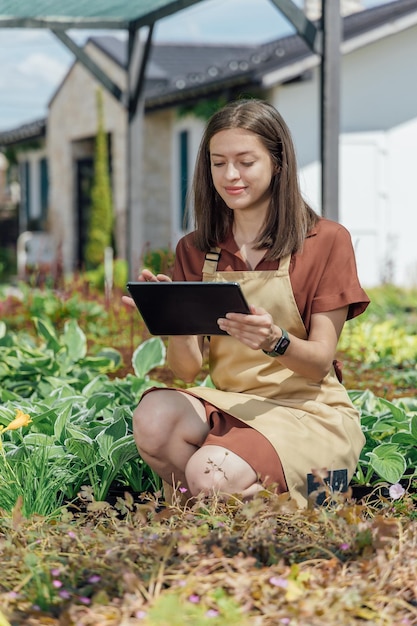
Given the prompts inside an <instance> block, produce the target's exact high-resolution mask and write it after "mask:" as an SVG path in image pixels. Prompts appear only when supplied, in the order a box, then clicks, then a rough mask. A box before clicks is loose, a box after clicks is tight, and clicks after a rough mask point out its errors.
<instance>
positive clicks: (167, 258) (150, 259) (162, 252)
mask: <svg viewBox="0 0 417 626" xmlns="http://www.w3.org/2000/svg"><path fill="white" fill-rule="evenodd" d="M174 259H175V252H174V251H173V250H169V249H167V248H158V249H157V250H149V251H148V252H146V253H145V255H144V257H143V266H144V267H146V269H148V270H151V272H152V273H153V274H166V275H167V276H171V274H172V269H173V267H174Z"/></svg>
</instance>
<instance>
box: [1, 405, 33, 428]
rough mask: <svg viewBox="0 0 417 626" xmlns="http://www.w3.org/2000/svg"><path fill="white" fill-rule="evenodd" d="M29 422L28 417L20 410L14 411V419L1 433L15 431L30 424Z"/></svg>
mask: <svg viewBox="0 0 417 626" xmlns="http://www.w3.org/2000/svg"><path fill="white" fill-rule="evenodd" d="M31 421H32V420H31V419H30V415H28V414H27V413H23V411H21V410H20V409H16V417H15V418H14V420H12V421H11V422H10V424H8V425H7V426H6V428H4V430H3V432H5V431H6V430H17V429H18V428H21V427H22V426H27V425H28V424H30V423H31Z"/></svg>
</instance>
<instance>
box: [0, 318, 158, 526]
mask: <svg viewBox="0 0 417 626" xmlns="http://www.w3.org/2000/svg"><path fill="white" fill-rule="evenodd" d="M34 323H35V327H36V329H37V335H38V336H37V338H33V337H29V336H28V335H26V334H25V335H24V334H22V333H8V332H7V329H6V325H5V324H4V323H1V325H0V402H1V406H0V425H1V426H2V427H3V429H4V430H3V432H2V434H1V437H2V447H1V451H2V454H1V455H0V476H1V479H0V508H3V509H5V510H8V511H11V510H12V508H13V506H14V505H15V504H16V501H17V499H18V497H19V496H22V497H23V502H24V509H23V512H24V515H26V516H29V515H31V514H33V513H40V514H43V515H45V514H49V513H52V512H53V511H54V510H55V509H56V508H57V506H59V504H60V503H62V501H63V498H64V497H65V498H66V499H73V498H75V497H76V496H77V493H78V492H79V490H80V488H81V487H82V486H87V487H90V491H89V492H88V493H89V496H88V497H89V498H90V500H91V499H94V500H104V499H105V498H106V495H107V493H108V491H109V489H110V487H111V485H112V484H113V483H114V482H115V481H119V482H120V483H121V484H124V485H127V486H131V487H133V488H135V489H138V490H140V491H147V490H150V489H157V488H158V487H159V485H160V483H159V481H158V479H157V478H156V477H155V474H154V473H153V472H152V471H151V470H150V469H149V468H147V466H146V465H145V464H144V463H143V461H142V459H140V458H139V456H138V452H137V448H136V445H135V442H134V440H133V435H132V409H133V408H134V407H135V406H136V405H137V403H138V402H139V400H140V397H141V396H142V394H143V392H144V391H145V390H146V389H148V388H149V387H151V386H161V383H159V382H158V381H154V380H152V379H150V378H149V376H148V372H149V371H150V370H152V369H154V368H155V367H157V366H159V365H161V364H163V362H164V360H165V346H164V344H163V342H162V341H161V340H160V339H159V338H152V339H150V340H149V341H148V342H144V343H143V344H141V345H140V346H139V348H138V350H137V351H136V352H135V354H134V357H133V364H132V365H133V368H134V371H135V375H132V374H128V375H127V376H126V377H124V378H123V379H117V378H116V379H111V378H109V376H108V375H107V374H108V373H110V372H113V371H115V370H117V368H118V365H119V363H120V354H119V353H118V352H117V351H116V350H114V349H113V348H103V349H101V350H100V351H99V352H98V353H97V354H95V355H89V354H88V351H87V341H86V336H85V334H84V333H83V331H82V330H81V328H80V327H79V326H78V324H77V322H76V320H69V321H67V322H66V323H65V325H64V328H63V331H62V333H60V334H59V333H58V332H57V331H56V329H55V328H54V327H53V325H52V324H51V323H50V322H49V321H48V320H47V319H40V318H37V319H35V320H34ZM17 411H23V412H24V413H25V414H27V415H29V416H30V417H31V420H32V421H31V424H30V427H29V426H25V427H24V428H20V429H18V430H7V426H8V424H10V422H11V420H12V419H13V416H14V413H15V412H17ZM86 493H87V492H86Z"/></svg>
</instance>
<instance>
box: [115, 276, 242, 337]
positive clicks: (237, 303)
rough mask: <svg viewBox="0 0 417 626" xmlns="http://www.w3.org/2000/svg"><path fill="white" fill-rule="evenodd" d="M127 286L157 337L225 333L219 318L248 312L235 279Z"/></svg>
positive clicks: (151, 330)
mask: <svg viewBox="0 0 417 626" xmlns="http://www.w3.org/2000/svg"><path fill="white" fill-rule="evenodd" d="M127 289H128V291H129V294H130V295H131V297H132V298H133V301H134V302H135V305H136V307H137V309H138V311H139V313H140V315H141V317H142V319H143V321H144V322H145V324H146V326H147V328H148V330H149V332H150V333H151V334H152V335H157V336H169V335H225V334H227V333H225V332H224V331H222V330H221V329H220V328H219V326H218V325H217V320H218V318H219V317H224V316H225V315H226V313H246V314H247V313H250V309H249V305H248V303H247V302H246V299H245V297H244V295H243V292H242V290H241V287H240V284H239V283H238V282H197V281H176V282H142V281H129V282H128V283H127Z"/></svg>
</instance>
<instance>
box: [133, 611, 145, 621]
mask: <svg viewBox="0 0 417 626" xmlns="http://www.w3.org/2000/svg"><path fill="white" fill-rule="evenodd" d="M135 617H136V618H137V619H144V618H145V617H146V612H145V611H136V613H135Z"/></svg>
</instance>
